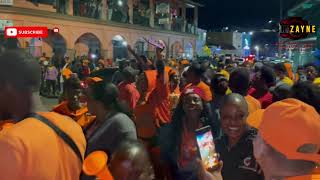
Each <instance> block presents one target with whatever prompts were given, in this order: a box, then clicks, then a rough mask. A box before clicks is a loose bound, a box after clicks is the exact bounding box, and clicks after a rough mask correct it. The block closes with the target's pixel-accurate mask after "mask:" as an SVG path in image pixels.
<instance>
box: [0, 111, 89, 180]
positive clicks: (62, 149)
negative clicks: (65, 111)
mask: <svg viewBox="0 0 320 180" xmlns="http://www.w3.org/2000/svg"><path fill="white" fill-rule="evenodd" d="M38 114H40V115H42V116H44V117H46V118H48V119H49V120H50V121H51V122H52V123H54V124H55V125H57V126H58V127H59V128H60V129H61V130H62V131H64V132H65V133H66V134H68V135H69V136H70V137H71V138H72V139H73V141H74V142H75V144H76V145H77V146H78V148H79V150H80V152H81V154H82V156H84V153H85V149H86V140H85V137H84V134H83V132H82V129H81V127H80V126H79V125H78V124H77V123H75V122H74V121H73V120H72V119H70V118H68V117H66V116H62V115H60V114H57V113H55V112H41V113H38ZM0 162H1V163H0V172H1V174H0V179H1V180H22V179H23V180H35V179H41V180H52V179H61V180H67V179H79V176H80V173H81V169H82V164H81V162H80V160H79V159H78V156H77V155H76V154H75V153H74V151H73V150H72V149H71V148H70V147H69V145H67V144H66V143H65V142H64V140H63V139H61V138H60V137H59V136H58V135H57V134H56V132H55V131H54V130H52V129H51V128H50V127H49V126H47V125H46V124H44V123H43V122H41V121H39V120H36V119H34V118H26V119H24V120H22V121H20V122H18V123H16V124H15V125H14V126H12V127H11V128H9V129H5V130H2V131H1V132H0ZM4 162H5V163H4Z"/></svg>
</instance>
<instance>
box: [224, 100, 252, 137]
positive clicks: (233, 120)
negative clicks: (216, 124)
mask: <svg viewBox="0 0 320 180" xmlns="http://www.w3.org/2000/svg"><path fill="white" fill-rule="evenodd" d="M220 114H221V127H222V130H223V132H224V133H225V134H226V135H227V136H228V137H229V138H232V139H240V138H241V136H242V135H243V133H244V132H245V129H246V118H247V115H248V112H247V111H246V110H245V107H243V106H241V105H240V104H239V103H227V104H225V105H224V106H223V107H222V108H221V110H220Z"/></svg>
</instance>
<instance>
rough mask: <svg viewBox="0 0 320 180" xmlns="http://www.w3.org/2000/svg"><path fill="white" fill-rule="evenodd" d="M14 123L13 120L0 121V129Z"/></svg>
mask: <svg viewBox="0 0 320 180" xmlns="http://www.w3.org/2000/svg"><path fill="white" fill-rule="evenodd" d="M15 123H16V122H15V121H13V120H4V121H0V131H1V130H3V129H7V128H10V127H12V126H13V125H14V124H15Z"/></svg>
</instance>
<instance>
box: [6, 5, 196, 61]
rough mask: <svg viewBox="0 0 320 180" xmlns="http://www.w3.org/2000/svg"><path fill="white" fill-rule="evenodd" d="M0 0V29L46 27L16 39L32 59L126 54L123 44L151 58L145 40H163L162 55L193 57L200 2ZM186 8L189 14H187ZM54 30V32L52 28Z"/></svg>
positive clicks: (122, 55) (116, 56)
mask: <svg viewBox="0 0 320 180" xmlns="http://www.w3.org/2000/svg"><path fill="white" fill-rule="evenodd" d="M4 2H5V3H3V2H2V1H1V2H0V31H1V30H3V27H4V26H10V25H13V26H45V27H48V28H49V36H48V37H47V38H44V39H41V38H32V39H31V38H19V39H18V41H19V46H20V47H21V48H24V49H26V51H28V52H29V53H30V54H32V55H33V56H36V57H39V56H41V55H42V53H46V56H48V57H52V56H53V54H59V55H61V56H64V55H68V56H70V57H77V56H82V55H89V54H96V55H97V54H99V55H100V56H102V57H104V58H113V59H116V58H127V57H128V53H127V51H126V45H130V46H131V47H133V48H134V49H135V50H136V52H138V53H139V54H144V55H147V56H149V57H153V56H154V55H155V49H154V47H153V46H152V45H150V44H148V43H147V42H146V40H145V39H155V40H162V41H163V42H164V44H165V46H166V51H165V56H166V57H179V56H182V55H186V54H187V55H188V57H190V56H191V57H193V56H194V55H195V51H196V40H197V35H198V28H197V26H198V7H199V6H201V4H198V3H195V2H193V1H191V0H181V1H177V0H161V1H156V0H91V1H84V0H14V1H13V0H11V1H10V0H9V1H4ZM1 3H2V4H1ZM187 11H188V12H191V14H192V16H187V14H190V13H187ZM1 23H2V25H1ZM1 28H2V29H1ZM54 28H58V29H59V32H58V33H57V32H53V29H54Z"/></svg>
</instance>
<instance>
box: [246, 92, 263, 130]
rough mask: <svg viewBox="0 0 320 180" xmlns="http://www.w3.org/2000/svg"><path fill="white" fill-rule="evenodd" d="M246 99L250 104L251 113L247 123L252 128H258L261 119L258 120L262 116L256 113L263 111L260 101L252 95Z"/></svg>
mask: <svg viewBox="0 0 320 180" xmlns="http://www.w3.org/2000/svg"><path fill="white" fill-rule="evenodd" d="M245 99H246V101H247V104H248V112H249V116H248V118H247V123H248V124H249V125H250V126H251V127H254V128H258V127H259V125H260V123H261V122H260V121H259V120H260V119H259V118H258V115H260V113H255V112H257V111H258V110H259V109H261V104H260V101H259V100H257V99H256V98H254V97H252V96H250V95H247V96H246V97H245Z"/></svg>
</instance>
